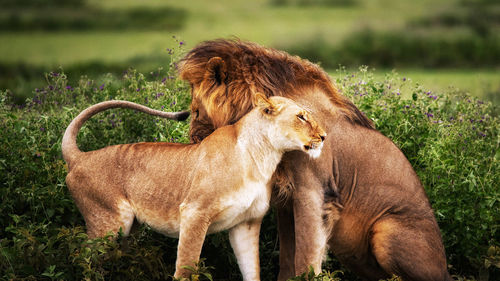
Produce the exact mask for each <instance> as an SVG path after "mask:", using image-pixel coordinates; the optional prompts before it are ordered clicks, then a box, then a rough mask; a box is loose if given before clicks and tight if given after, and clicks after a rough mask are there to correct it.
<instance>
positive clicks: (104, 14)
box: [0, 7, 187, 31]
mask: <svg viewBox="0 0 500 281" xmlns="http://www.w3.org/2000/svg"><path fill="white" fill-rule="evenodd" d="M186 16H187V13H186V11H185V10H183V9H178V8H170V7H163V8H156V9H150V8H135V9H130V10H100V9H95V8H90V7H88V8H68V7H40V8H37V9H10V10H5V11H1V12H0V30H4V31H34V30H49V31H61V30H77V31H81V30H123V29H133V30H177V29H179V28H181V27H182V26H183V25H184V23H185V20H186Z"/></svg>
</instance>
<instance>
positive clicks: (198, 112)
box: [194, 109, 200, 118]
mask: <svg viewBox="0 0 500 281" xmlns="http://www.w3.org/2000/svg"><path fill="white" fill-rule="evenodd" d="M194 115H195V116H194V118H198V116H200V111H199V110H198V109H197V110H195V111H194Z"/></svg>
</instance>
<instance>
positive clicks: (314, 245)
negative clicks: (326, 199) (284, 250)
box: [293, 173, 327, 275]
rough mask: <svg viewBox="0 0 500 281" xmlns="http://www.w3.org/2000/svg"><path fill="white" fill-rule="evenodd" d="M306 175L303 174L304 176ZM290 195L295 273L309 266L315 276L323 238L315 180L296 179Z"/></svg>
mask: <svg viewBox="0 0 500 281" xmlns="http://www.w3.org/2000/svg"><path fill="white" fill-rule="evenodd" d="M304 174H306V173H304ZM295 184H296V186H297V189H296V190H295V192H294V194H293V213H294V221H295V274H296V275H300V274H302V273H304V272H307V271H308V268H309V266H312V267H313V269H314V272H315V273H316V274H318V273H320V272H321V262H322V259H323V255H324V254H325V247H326V242H327V241H326V239H327V235H326V234H325V231H324V227H323V221H322V213H323V194H322V191H323V189H322V188H321V185H320V184H319V183H317V179H316V178H313V177H310V178H309V180H307V181H306V180H299V181H298V182H296V183H295Z"/></svg>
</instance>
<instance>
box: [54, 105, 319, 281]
mask: <svg viewBox="0 0 500 281" xmlns="http://www.w3.org/2000/svg"><path fill="white" fill-rule="evenodd" d="M125 105H126V107H129V108H134V109H143V107H140V106H139V105H134V104H132V103H125V102H119V101H109V102H104V103H100V104H97V105H94V106H92V107H90V108H88V109H86V110H85V111H83V112H82V113H81V114H80V115H79V116H77V117H76V118H75V119H74V120H73V122H72V123H71V124H70V125H69V127H68V129H67V131H66V133H65V136H64V138H63V145H62V151H63V156H64V159H65V160H66V161H67V163H68V166H69V173H68V175H67V177H66V183H67V186H68V189H69V191H70V192H71V195H72V196H73V199H74V200H75V203H76V205H77V206H78V209H79V210H80V212H81V213H82V215H83V217H84V219H85V223H86V226H87V233H88V235H89V237H91V238H93V237H98V236H103V235H105V234H106V233H108V232H117V231H119V230H120V229H122V231H123V232H124V234H125V235H127V234H128V233H129V231H130V228H131V226H132V223H133V221H134V218H135V219H137V220H138V221H140V222H143V223H147V224H149V225H150V226H151V227H152V228H153V229H155V230H156V231H159V232H161V233H163V234H165V235H168V236H172V237H179V246H178V251H177V261H176V272H175V276H176V277H181V276H182V277H186V276H188V275H189V271H188V270H186V269H184V268H182V267H181V266H183V265H191V266H192V265H193V262H196V261H198V259H199V256H200V252H201V248H202V245H203V241H204V238H205V235H206V234H207V233H212V232H218V231H222V230H226V229H229V232H230V234H229V236H230V241H231V245H232V247H233V250H234V252H235V255H236V257H237V260H238V264H239V266H240V269H241V272H242V274H243V279H244V280H259V279H260V277H259V253H258V245H259V243H258V239H259V230H260V223H261V221H262V218H263V217H264V215H265V213H266V212H267V210H268V207H269V200H270V197H271V184H270V179H271V176H272V174H273V173H274V171H275V169H276V166H277V165H278V163H279V162H280V160H281V157H282V155H283V154H284V153H285V152H286V151H292V150H299V151H303V152H306V153H303V152H300V153H303V154H309V155H310V156H311V157H318V156H319V154H320V152H321V148H322V146H323V140H324V139H325V136H326V134H325V132H324V131H323V129H321V127H320V126H318V124H317V123H316V122H315V120H314V119H313V118H312V117H311V116H310V114H309V113H308V112H307V111H306V110H304V109H303V108H301V107H299V106H297V105H296V104H295V103H294V102H292V101H291V100H290V99H287V98H282V97H273V98H270V99H268V98H266V97H265V96H264V95H255V99H254V106H255V109H254V110H252V111H250V112H249V113H248V114H246V115H245V116H244V117H243V118H241V119H240V120H239V121H238V122H236V123H235V124H234V125H229V126H225V127H221V128H219V129H217V130H216V131H215V132H213V133H212V134H211V135H210V137H207V138H206V139H205V140H203V141H202V142H200V143H199V144H169V143H134V144H123V145H114V146H109V147H105V148H102V149H99V150H96V151H89V152H82V151H80V150H78V147H77V146H76V135H77V133H78V130H79V129H80V127H81V126H82V124H83V122H84V121H85V120H87V119H88V118H90V117H91V116H92V115H94V114H96V113H98V112H99V111H102V110H105V109H107V108H111V107H125ZM142 111H146V110H142ZM148 113H151V112H148Z"/></svg>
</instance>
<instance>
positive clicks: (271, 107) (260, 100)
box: [253, 93, 278, 115]
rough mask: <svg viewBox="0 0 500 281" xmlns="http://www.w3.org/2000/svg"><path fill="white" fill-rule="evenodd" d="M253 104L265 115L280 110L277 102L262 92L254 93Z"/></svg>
mask: <svg viewBox="0 0 500 281" xmlns="http://www.w3.org/2000/svg"><path fill="white" fill-rule="evenodd" d="M253 104H254V106H255V107H258V108H259V109H260V111H261V112H262V113H264V114H265V115H272V114H275V113H276V112H277V111H278V108H277V107H276V104H275V103H274V102H272V101H271V100H270V99H268V98H267V97H266V96H265V95H264V94H261V93H256V94H255V95H254V98H253Z"/></svg>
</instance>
